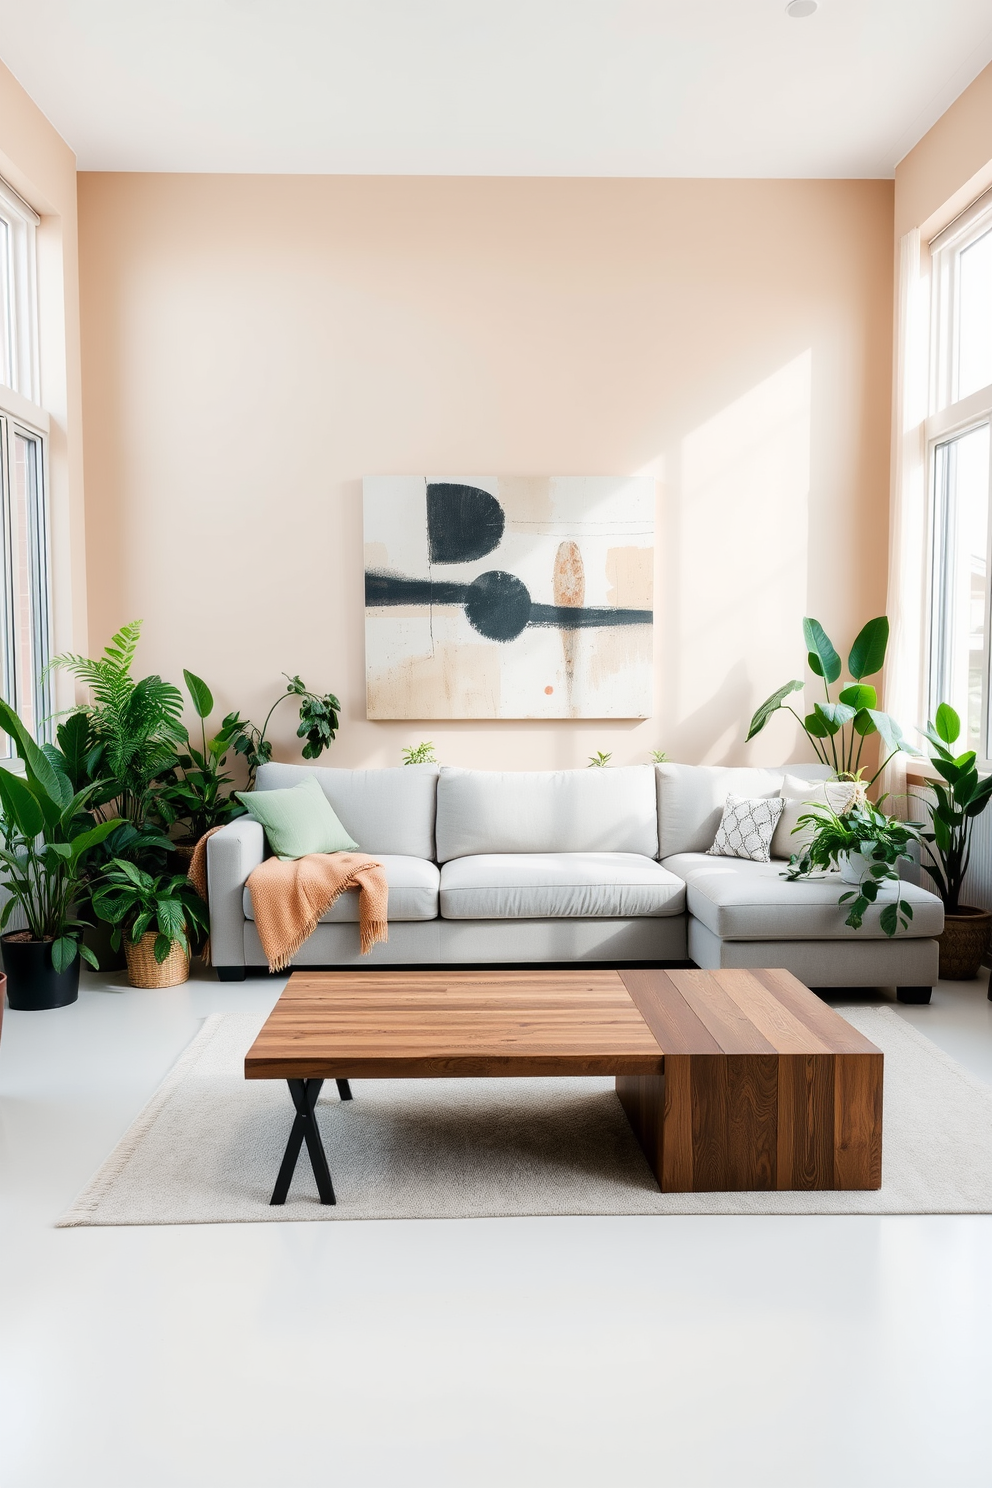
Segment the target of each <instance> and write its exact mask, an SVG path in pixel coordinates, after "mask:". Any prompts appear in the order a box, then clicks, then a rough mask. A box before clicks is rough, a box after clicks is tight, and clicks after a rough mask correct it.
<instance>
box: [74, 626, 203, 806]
mask: <svg viewBox="0 0 992 1488" xmlns="http://www.w3.org/2000/svg"><path fill="white" fill-rule="evenodd" d="M140 637H141V621H140V620H132V621H131V622H130V623H129V624H127V625H125V626H122V628H121V629H120V630H119V631H118V632H117V634H116V635H115V636H114V637H113V638H112V639H111V642H110V644H109V645H108V646H106V647H105V648H104V652H103V655H102V656H99V657H97V658H95V659H91V658H89V657H85V656H76V655H74V654H72V653H66V654H65V655H63V656H57V657H56V658H55V659H54V661H53V662H52V665H53V666H59V667H63V668H64V669H65V670H66V671H68V672H71V673H72V675H73V676H74V677H76V678H77V679H78V680H79V681H80V682H82V683H84V684H85V686H86V687H87V688H88V689H89V693H90V703H89V706H88V708H87V709H86V710H85V711H86V712H87V715H88V718H89V723H90V728H91V730H92V736H93V741H94V742H93V747H92V751H91V755H90V759H89V763H88V768H89V770H90V772H91V773H93V774H98V775H100V776H102V777H106V778H107V780H108V781H109V782H112V784H110V785H109V786H108V789H110V790H112V791H113V794H112V795H111V796H109V797H108V799H107V800H105V801H102V802H100V803H99V805H101V806H106V805H108V804H109V803H110V802H111V801H112V802H114V804H115V806H116V809H117V812H118V813H119V815H120V816H122V817H124V818H125V819H126V820H127V821H130V822H132V823H134V824H135V825H139V824H141V823H143V822H145V821H147V820H149V819H150V818H152V817H153V815H154V800H155V796H156V794H157V792H158V790H159V788H160V787H161V785H162V782H163V778H164V777H165V776H167V775H168V774H169V773H170V772H171V771H172V770H173V769H174V767H175V764H176V758H177V753H178V749H179V746H180V745H181V744H182V742H183V739H184V736H185V729H184V728H183V721H182V711H183V697H182V693H181V692H180V691H179V688H178V687H175V686H173V684H172V683H171V682H165V681H163V680H162V678H161V677H160V676H158V675H157V674H152V675H150V676H148V677H142V678H141V679H140V680H139V681H135V679H134V678H133V677H132V676H131V667H132V664H133V662H134V656H135V652H136V650H137V647H138V641H139V639H140Z"/></svg>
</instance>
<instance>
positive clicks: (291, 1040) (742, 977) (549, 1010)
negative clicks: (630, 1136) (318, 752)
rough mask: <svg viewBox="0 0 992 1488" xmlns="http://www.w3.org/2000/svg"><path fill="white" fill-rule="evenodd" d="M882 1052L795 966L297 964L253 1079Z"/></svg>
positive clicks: (653, 1067)
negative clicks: (377, 967) (495, 968)
mask: <svg viewBox="0 0 992 1488" xmlns="http://www.w3.org/2000/svg"><path fill="white" fill-rule="evenodd" d="M776 1052H777V1053H781V1054H817V1053H824V1052H834V1053H877V1052H878V1051H877V1050H876V1049H875V1047H874V1045H873V1044H871V1043H869V1042H868V1040H867V1039H866V1038H864V1037H863V1036H862V1035H861V1034H860V1033H858V1032H857V1031H856V1029H854V1028H852V1027H851V1025H850V1024H849V1023H847V1022H845V1021H844V1019H843V1018H841V1017H840V1016H839V1014H837V1013H835V1012H834V1011H833V1009H832V1008H830V1007H828V1006H827V1004H826V1003H824V1002H821V1001H820V999H819V998H818V997H817V996H816V995H815V994H814V993H812V992H810V991H809V989H808V988H807V987H804V986H803V984H802V983H801V982H800V981H798V980H797V979H796V978H795V977H793V976H791V975H790V973H789V972H786V971H675V970H673V971H660V970H654V969H652V970H643V971H642V970H638V971H631V970H623V971H600V970H596V971H592V970H590V971H583V970H582V969H581V968H575V969H573V970H569V971H503V972H474V971H447V972H446V971H412V972H409V971H362V972H351V971H296V972H294V973H293V974H292V976H291V977H290V979H289V982H288V983H287V985H286V988H285V991H284V992H283V994H282V996H281V997H280V998H279V1001H278V1002H277V1003H276V1005H275V1007H274V1008H273V1010H272V1012H271V1014H270V1015H269V1018H268V1019H267V1021H266V1023H265V1025H264V1027H263V1028H262V1030H261V1031H260V1033H259V1035H258V1038H257V1039H256V1040H255V1042H254V1044H253V1045H252V1047H251V1049H250V1050H249V1051H248V1055H247V1057H246V1059H245V1076H246V1078H248V1079H311V1078H323V1079H334V1078H338V1079H347V1078H356V1079H361V1078H365V1079H371V1078H377V1079H383V1078H386V1079H388V1078H410V1077H430V1076H444V1075H472V1076H485V1075H617V1074H624V1075H648V1074H660V1073H661V1072H662V1070H663V1069H664V1057H665V1054H666V1053H667V1054H672V1055H675V1054H720V1053H724V1054H735V1053H736V1054H755V1053H776Z"/></svg>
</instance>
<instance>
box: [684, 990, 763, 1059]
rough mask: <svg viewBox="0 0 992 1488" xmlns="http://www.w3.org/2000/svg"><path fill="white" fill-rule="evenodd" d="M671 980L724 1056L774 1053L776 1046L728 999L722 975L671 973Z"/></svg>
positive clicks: (737, 1005) (745, 1013) (743, 1011)
mask: <svg viewBox="0 0 992 1488" xmlns="http://www.w3.org/2000/svg"><path fill="white" fill-rule="evenodd" d="M669 976H670V977H671V980H672V983H673V985H674V986H675V987H677V988H678V990H679V992H680V993H681V994H682V996H683V997H684V998H685V1000H686V1002H687V1003H688V1004H689V1006H690V1007H691V1008H692V1010H693V1012H694V1013H695V1014H696V1016H697V1017H698V1018H699V1021H700V1022H701V1023H702V1024H703V1025H704V1026H705V1028H706V1029H707V1030H708V1032H709V1033H710V1034H712V1036H713V1038H715V1039H716V1042H717V1044H718V1045H719V1047H720V1049H721V1050H722V1051H723V1053H724V1054H774V1053H775V1046H774V1044H772V1043H771V1042H770V1040H769V1039H767V1038H766V1037H765V1036H764V1034H763V1033H761V1032H760V1030H759V1029H757V1028H756V1027H755V1026H754V1024H753V1023H752V1022H751V1020H750V1018H749V1017H748V1014H747V1012H746V1011H745V1010H744V1009H743V1008H742V1007H741V1006H740V1004H739V1003H737V1002H735V1001H734V1000H733V999H732V998H731V997H729V996H728V995H727V991H726V988H725V987H724V985H723V983H722V981H721V980H720V978H721V976H722V973H721V972H709V971H681V970H680V971H671V972H669Z"/></svg>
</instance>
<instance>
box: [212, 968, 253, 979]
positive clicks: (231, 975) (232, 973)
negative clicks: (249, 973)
mask: <svg viewBox="0 0 992 1488" xmlns="http://www.w3.org/2000/svg"><path fill="white" fill-rule="evenodd" d="M214 971H216V973H217V980H218V981H219V982H243V981H244V979H245V968H244V967H243V966H215V967H214Z"/></svg>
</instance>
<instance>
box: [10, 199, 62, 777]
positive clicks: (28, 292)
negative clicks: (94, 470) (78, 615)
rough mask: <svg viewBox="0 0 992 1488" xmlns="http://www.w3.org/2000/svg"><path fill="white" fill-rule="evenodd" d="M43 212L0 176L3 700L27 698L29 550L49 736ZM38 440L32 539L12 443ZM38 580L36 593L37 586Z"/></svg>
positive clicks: (35, 701)
mask: <svg viewBox="0 0 992 1488" xmlns="http://www.w3.org/2000/svg"><path fill="white" fill-rule="evenodd" d="M40 221H41V219H40V217H39V216H38V214H37V213H36V212H35V211H34V210H33V209H32V208H31V207H30V206H28V204H27V202H25V201H24V200H23V199H22V198H21V197H20V196H19V195H18V193H17V192H16V191H14V189H13V188H12V187H11V186H9V185H8V184H7V182H6V181H3V180H2V179H0V222H2V223H3V224H4V227H5V228H6V232H5V233H3V234H0V568H2V576H3V588H2V592H0V625H2V634H0V648H2V651H3V660H4V664H5V669H6V675H7V678H8V685H9V691H10V693H11V694H12V695H11V696H8V702H10V703H11V704H12V706H13V707H14V708H15V709H17V710H18V711H21V710H22V709H23V707H24V705H25V703H26V702H27V701H28V699H26V698H24V697H21V696H19V695H18V691H19V682H18V679H19V675H20V673H21V672H22V671H24V670H26V669H25V668H22V667H20V666H18V664H17V662H18V658H17V656H16V648H17V644H18V642H17V631H16V628H15V624H14V621H15V606H16V601H17V597H18V583H19V582H20V581H19V579H18V578H17V577H16V576H15V564H17V563H18V562H19V560H20V556H21V553H22V551H23V552H24V553H25V555H26V563H27V571H28V575H29V584H31V581H32V578H35V579H36V578H37V577H38V576H40V585H39V584H37V583H35V584H34V585H33V587H32V593H33V594H34V595H35V599H36V607H37V613H36V614H34V615H33V616H32V622H33V634H32V657H33V658H36V659H37V660H38V662H39V663H40V666H39V670H38V672H37V674H34V673H33V672H32V675H31V680H30V684H29V685H30V687H31V691H32V694H33V695H32V698H31V703H32V709H33V712H34V716H35V732H36V734H37V736H38V737H39V738H41V739H45V738H47V737H49V736H50V732H51V716H52V710H53V707H54V699H53V691H52V683H51V678H50V676H49V675H48V672H47V663H48V661H49V660H50V658H51V636H52V552H51V513H50V507H49V494H48V493H49V488H50V487H49V468H48V435H49V428H50V421H49V417H48V414H47V413H46V411H45V409H44V408H43V407H42V406H41V375H40V360H39V351H38V347H39V335H38V268H37V236H36V229H37V227H38V225H39V223H40ZM18 433H20V434H22V435H23V436H24V437H26V438H28V439H31V440H33V441H35V442H36V443H37V445H38V447H39V450H40V459H39V461H38V469H37V477H38V487H39V488H38V493H37V509H36V513H35V516H36V523H35V528H36V530H35V533H34V537H35V539H36V540H35V541H34V543H32V542H31V539H30V537H29V535H28V533H20V532H19V531H18V529H17V523H16V513H15V510H14V502H13V490H14V481H13V468H12V453H13V443H14V439H15V437H16V436H17V434H18ZM39 588H40V593H38V589H39ZM0 741H2V742H0V757H6V758H8V759H9V758H10V753H11V751H10V743H9V740H8V739H7V738H6V736H0Z"/></svg>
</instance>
